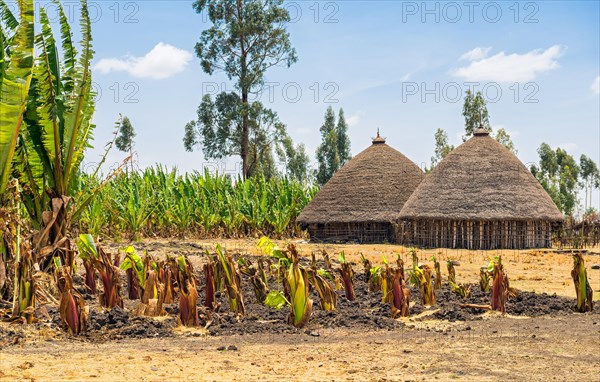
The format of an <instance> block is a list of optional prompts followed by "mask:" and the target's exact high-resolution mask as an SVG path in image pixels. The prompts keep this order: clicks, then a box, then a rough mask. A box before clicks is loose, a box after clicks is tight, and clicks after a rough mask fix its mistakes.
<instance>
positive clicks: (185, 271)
mask: <svg viewBox="0 0 600 382" xmlns="http://www.w3.org/2000/svg"><path fill="white" fill-rule="evenodd" d="M176 270H177V284H178V285H179V321H180V322H181V324H182V325H185V326H198V325H200V318H199V317H198V291H197V290H196V285H197V282H196V276H194V269H193V268H192V264H191V263H190V260H189V259H188V258H187V257H186V256H179V257H178V258H177V268H176Z"/></svg>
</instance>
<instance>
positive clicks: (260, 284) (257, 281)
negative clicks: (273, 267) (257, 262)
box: [237, 257, 269, 304]
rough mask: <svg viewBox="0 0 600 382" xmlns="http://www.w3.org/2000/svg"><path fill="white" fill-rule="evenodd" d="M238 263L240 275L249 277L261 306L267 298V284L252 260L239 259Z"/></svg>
mask: <svg viewBox="0 0 600 382" xmlns="http://www.w3.org/2000/svg"><path fill="white" fill-rule="evenodd" d="M237 263H238V268H239V270H240V273H241V274H243V275H244V276H246V277H248V280H249V281H250V283H251V284H252V288H253V289H254V296H255V297H256V300H257V301H258V303H259V304H261V303H262V302H263V301H264V300H265V298H266V297H267V294H268V293H269V289H268V288H267V284H266V283H265V282H264V280H263V277H262V275H261V273H260V271H259V269H258V268H257V267H255V266H254V265H253V264H252V262H251V261H250V260H248V259H246V258H244V257H239V258H238V261H237Z"/></svg>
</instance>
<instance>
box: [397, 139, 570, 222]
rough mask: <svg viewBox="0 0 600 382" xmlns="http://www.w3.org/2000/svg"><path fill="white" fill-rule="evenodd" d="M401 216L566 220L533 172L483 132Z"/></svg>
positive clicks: (447, 161)
mask: <svg viewBox="0 0 600 382" xmlns="http://www.w3.org/2000/svg"><path fill="white" fill-rule="evenodd" d="M400 216H401V218H402V219H405V220H413V219H420V220H463V221H545V222H560V221H562V220H563V215H562V213H561V212H560V211H559V209H558V208H557V207H556V205H555V204H554V202H553V201H552V199H551V198H550V196H549V195H548V193H547V192H546V191H545V190H544V189H543V188H542V186H541V185H540V183H539V182H538V181H537V179H535V177H534V176H533V175H532V174H531V172H530V171H529V169H527V167H525V165H523V163H521V161H520V160H519V159H518V158H517V157H516V156H514V155H513V154H512V153H511V152H510V151H508V150H507V149H506V148H505V147H504V146H502V145H501V144H500V143H498V142H497V141H496V140H495V139H494V138H492V137H490V136H489V134H488V133H487V132H486V131H485V130H482V129H478V130H477V131H476V133H475V135H474V136H473V137H472V138H471V139H469V140H468V141H467V142H465V143H463V144H462V145H460V146H459V147H458V148H456V149H455V150H454V151H452V152H451V153H450V154H448V156H447V157H446V158H444V160H442V161H441V162H440V163H439V164H438V165H437V166H436V167H435V168H434V169H433V171H432V172H431V173H430V174H429V175H427V176H426V177H425V179H424V180H423V182H421V184H420V185H419V186H418V187H417V189H416V190H415V192H414V193H413V194H412V195H411V197H410V198H409V199H408V201H407V202H406V204H405V205H404V208H403V209H402V211H401V213H400Z"/></svg>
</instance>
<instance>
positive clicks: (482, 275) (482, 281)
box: [479, 266, 490, 293]
mask: <svg viewBox="0 0 600 382" xmlns="http://www.w3.org/2000/svg"><path fill="white" fill-rule="evenodd" d="M479 288H481V291H482V292H485V293H488V292H489V291H490V273H489V272H488V267H485V266H484V267H481V268H480V269H479Z"/></svg>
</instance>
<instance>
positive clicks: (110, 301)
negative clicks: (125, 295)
mask: <svg viewBox="0 0 600 382" xmlns="http://www.w3.org/2000/svg"><path fill="white" fill-rule="evenodd" d="M97 250H98V258H97V259H94V260H93V262H94V266H95V267H96V270H97V271H98V273H99V274H100V280H102V285H103V287H104V290H103V292H102V294H100V296H99V300H100V305H101V306H103V307H105V308H109V309H112V308H114V307H115V306H120V307H121V308H122V307H123V300H122V299H121V293H120V290H121V278H120V275H119V273H120V272H119V268H118V267H115V266H114V264H113V262H111V260H110V256H109V255H108V254H107V253H105V252H104V250H103V249H102V247H97Z"/></svg>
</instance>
